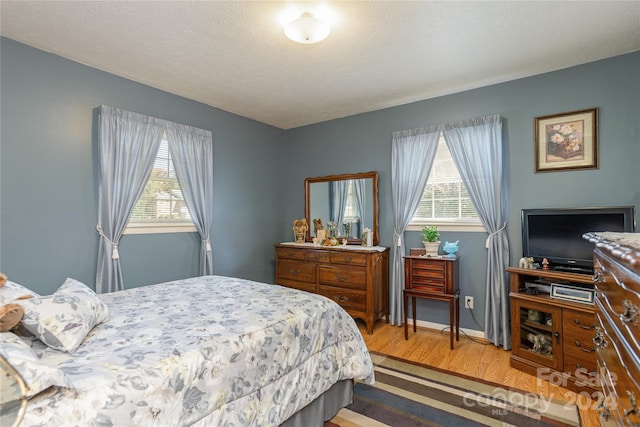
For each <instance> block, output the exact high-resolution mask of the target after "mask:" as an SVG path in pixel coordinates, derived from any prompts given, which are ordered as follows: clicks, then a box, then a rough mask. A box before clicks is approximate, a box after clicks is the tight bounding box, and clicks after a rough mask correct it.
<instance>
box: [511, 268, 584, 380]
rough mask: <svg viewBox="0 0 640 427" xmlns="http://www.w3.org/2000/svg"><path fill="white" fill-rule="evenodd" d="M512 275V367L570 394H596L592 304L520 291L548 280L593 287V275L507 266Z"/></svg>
mask: <svg viewBox="0 0 640 427" xmlns="http://www.w3.org/2000/svg"><path fill="white" fill-rule="evenodd" d="M507 272H509V273H510V274H511V280H510V293H509V297H510V301H511V344H512V352H511V366H512V367H513V368H516V369H520V370H522V371H524V372H527V373H529V374H531V375H536V376H537V377H538V378H540V379H545V380H548V381H550V382H551V383H552V384H556V385H560V386H562V387H565V388H568V389H570V390H573V391H577V392H581V391H587V392H589V393H593V392H594V391H595V390H596V389H597V366H596V348H595V345H594V344H593V338H594V337H595V327H596V319H595V314H594V313H595V308H594V305H593V304H587V303H580V302H573V301H567V300H562V299H555V298H551V297H550V295H549V294H547V293H542V292H539V293H538V294H535V295H534V294H530V293H527V292H526V291H524V290H523V289H525V288H526V286H525V283H526V282H534V281H536V280H540V279H542V280H546V281H550V282H554V283H558V282H561V283H567V284H569V285H570V284H576V285H582V286H585V285H591V286H593V278H592V276H591V275H586V274H577V273H567V272H559V271H554V270H542V269H524V268H515V267H508V268H507Z"/></svg>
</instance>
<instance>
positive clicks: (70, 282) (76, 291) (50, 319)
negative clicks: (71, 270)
mask: <svg viewBox="0 0 640 427" xmlns="http://www.w3.org/2000/svg"><path fill="white" fill-rule="evenodd" d="M16 302H17V303H18V304H20V305H21V306H22V307H23V308H24V316H23V318H22V325H23V326H24V327H25V328H26V329H27V330H28V331H29V332H31V333H32V334H34V335H35V336H36V337H37V338H38V339H39V340H40V341H42V342H43V343H45V344H46V345H48V346H49V347H51V348H53V349H56V350H61V351H66V352H69V353H73V352H74V351H75V350H76V349H77V348H78V347H79V346H80V344H82V341H84V338H85V337H86V336H87V334H88V333H89V332H90V331H91V330H92V329H93V328H94V327H95V326H96V325H98V324H100V323H102V322H104V321H105V320H107V318H108V317H109V309H108V308H107V306H106V304H105V303H104V302H102V300H101V299H100V298H98V295H96V293H95V292H94V291H93V290H91V289H90V288H89V287H87V286H86V285H85V284H84V283H81V282H78V281H77V280H74V279H67V280H66V281H65V282H64V284H63V285H62V286H60V288H59V289H58V290H57V291H56V292H55V293H54V294H53V295H49V296H44V297H37V298H31V299H28V300H20V301H16Z"/></svg>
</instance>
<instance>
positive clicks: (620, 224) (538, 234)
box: [522, 206, 635, 273]
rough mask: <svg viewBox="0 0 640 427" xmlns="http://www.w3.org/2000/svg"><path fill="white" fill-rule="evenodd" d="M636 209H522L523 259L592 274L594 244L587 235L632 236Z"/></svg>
mask: <svg viewBox="0 0 640 427" xmlns="http://www.w3.org/2000/svg"><path fill="white" fill-rule="evenodd" d="M634 230H635V221H634V208H633V206H622V207H600V208H570V209H523V210H522V248H523V256H525V257H533V258H534V260H535V262H542V260H543V259H544V258H547V260H548V261H549V263H550V268H553V269H556V270H561V271H562V270H564V271H570V272H577V273H591V272H592V271H593V249H594V245H593V243H591V242H589V241H587V240H584V239H583V238H582V235H583V234H584V233H588V232H593V231H612V232H633V231H634Z"/></svg>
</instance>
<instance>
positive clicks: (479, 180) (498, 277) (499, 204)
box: [444, 115, 511, 350]
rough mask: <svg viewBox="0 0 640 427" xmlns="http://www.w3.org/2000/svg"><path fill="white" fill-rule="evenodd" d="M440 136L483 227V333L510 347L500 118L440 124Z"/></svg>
mask: <svg viewBox="0 0 640 427" xmlns="http://www.w3.org/2000/svg"><path fill="white" fill-rule="evenodd" d="M444 136H445V140H446V142H447V146H448V147H449V151H450V152H451V157H452V158H453V160H454V162H455V164H456V167H457V168H458V171H460V176H461V178H462V181H463V182H464V184H465V186H466V187H467V190H468V191H469V196H470V198H471V202H472V203H473V206H474V207H475V209H476V211H477V212H478V215H479V216H480V220H481V221H482V223H483V224H484V226H485V227H486V228H487V230H488V231H489V237H487V243H486V246H487V248H488V255H487V278H486V283H487V288H486V302H485V335H486V338H487V339H488V340H489V341H491V342H492V343H493V344H495V345H502V346H503V348H504V349H505V350H510V349H511V329H510V325H511V321H510V317H511V316H510V307H509V280H508V276H507V273H506V268H507V267H508V266H509V240H508V237H507V232H506V226H507V215H508V212H507V195H506V186H505V179H504V174H503V156H502V148H503V147H502V121H501V119H500V116H499V115H492V116H486V117H480V118H477V119H472V120H467V121H463V122H460V123H451V124H447V125H445V130H444Z"/></svg>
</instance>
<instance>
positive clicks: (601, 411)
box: [596, 397, 611, 421]
mask: <svg viewBox="0 0 640 427" xmlns="http://www.w3.org/2000/svg"><path fill="white" fill-rule="evenodd" d="M596 412H597V413H598V415H599V416H600V418H602V419H603V420H605V421H607V420H608V419H609V417H610V416H611V409H609V407H608V406H606V405H605V403H604V397H602V398H601V399H600V403H598V406H597V407H596Z"/></svg>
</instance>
